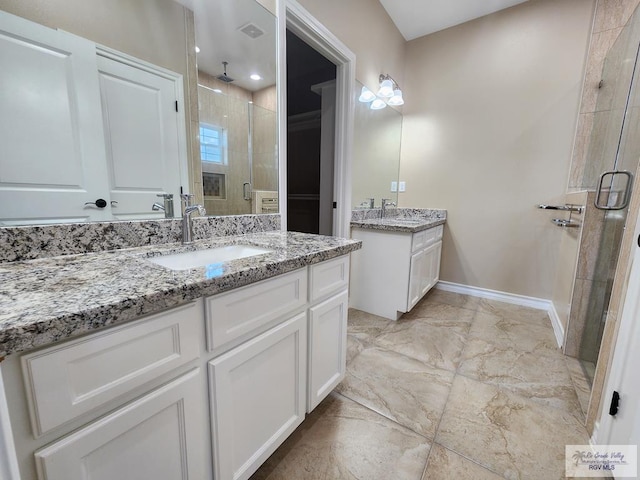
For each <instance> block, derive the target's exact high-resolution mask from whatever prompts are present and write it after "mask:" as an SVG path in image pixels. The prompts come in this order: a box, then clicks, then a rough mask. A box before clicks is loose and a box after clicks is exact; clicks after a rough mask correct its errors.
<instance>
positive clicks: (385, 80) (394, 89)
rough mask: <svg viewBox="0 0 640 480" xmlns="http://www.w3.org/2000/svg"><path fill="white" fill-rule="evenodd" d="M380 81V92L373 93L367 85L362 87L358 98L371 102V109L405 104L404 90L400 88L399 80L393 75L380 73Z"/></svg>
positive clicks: (364, 101)
mask: <svg viewBox="0 0 640 480" xmlns="http://www.w3.org/2000/svg"><path fill="white" fill-rule="evenodd" d="M379 81H380V88H379V89H378V93H373V92H372V91H371V90H369V89H368V88H367V87H362V90H361V92H360V97H359V98H358V100H359V101H361V102H363V103H371V105H369V108H371V110H381V109H383V108H385V107H386V106H387V105H392V106H400V105H404V99H403V98H402V90H400V86H399V85H398V82H396V81H395V80H394V79H393V78H391V75H389V74H387V75H383V74H380V78H379Z"/></svg>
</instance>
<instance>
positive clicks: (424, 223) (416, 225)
mask: <svg viewBox="0 0 640 480" xmlns="http://www.w3.org/2000/svg"><path fill="white" fill-rule="evenodd" d="M446 221H447V211H446V210H433V209H417V208H394V209H390V210H389V212H388V213H387V215H386V216H385V218H380V209H367V210H362V211H358V210H355V211H354V212H353V215H352V217H351V226H352V227H355V228H370V229H374V230H387V231H392V232H409V233H415V232H420V231H422V230H427V229H429V228H433V227H437V226H438V225H442V224H443V223H445V222H446Z"/></svg>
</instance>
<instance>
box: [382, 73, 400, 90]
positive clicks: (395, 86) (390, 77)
mask: <svg viewBox="0 0 640 480" xmlns="http://www.w3.org/2000/svg"><path fill="white" fill-rule="evenodd" d="M385 80H391V83H393V88H394V90H395V89H396V88H398V89H399V88H400V85H398V82H396V81H395V80H394V78H393V77H392V76H391V75H389V74H388V73H387V74H384V73H381V74H380V77H379V78H378V83H382V82H384V81H385Z"/></svg>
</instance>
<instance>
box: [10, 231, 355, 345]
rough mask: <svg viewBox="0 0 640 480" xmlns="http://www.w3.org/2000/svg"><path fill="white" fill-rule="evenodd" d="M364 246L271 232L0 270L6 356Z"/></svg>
mask: <svg viewBox="0 0 640 480" xmlns="http://www.w3.org/2000/svg"><path fill="white" fill-rule="evenodd" d="M237 244H242V245H254V246H258V247H263V248H266V249H268V250H271V252H270V253H266V254H263V255H259V256H254V257H249V258H244V259H240V260H233V261H229V262H223V263H219V264H216V265H215V266H213V267H212V266H211V265H209V266H208V268H205V267H202V268H194V269H191V270H184V271H174V270H169V269H167V268H165V267H162V266H159V265H155V264H153V263H151V262H150V261H148V258H149V257H151V256H156V255H166V254H171V253H178V252H183V251H187V250H197V249H204V248H211V247H218V246H227V245H237ZM360 246H361V242H359V241H356V240H346V239H341V238H336V237H326V236H320V235H310V234H303V233H294V232H279V231H278V232H263V233H252V234H247V235H238V236H232V237H219V238H213V239H210V240H202V241H199V242H196V243H194V244H193V245H190V246H187V247H183V246H181V245H180V244H167V245H155V246H149V247H140V248H131V249H126V250H113V251H109V252H101V253H89V254H80V255H68V256H59V257H52V258H44V259H38V260H29V261H22V262H12V263H4V264H0V285H1V287H0V356H6V355H9V354H11V353H17V352H21V351H25V350H28V349H31V348H34V347H39V346H43V345H47V344H50V343H53V342H55V341H59V340H63V339H66V338H68V337H72V336H75V335H79V334H82V333H86V332H89V331H91V330H94V329H97V328H100V327H105V326H108V325H113V324H117V323H121V322H124V321H128V320H132V319H134V318H136V317H139V316H141V315H146V314H150V313H155V312H159V311H161V310H164V309H166V308H170V307H174V306H176V305H179V304H181V303H184V302H187V301H190V300H194V299H196V298H199V297H202V296H207V295H213V294H216V293H220V292H223V291H226V290H230V289H233V288H237V287H241V286H243V285H247V284H250V283H253V282H257V281H259V280H264V279H266V278H269V277H273V276H275V275H279V274H282V273H286V272H289V271H292V270H295V269H297V268H301V267H304V266H306V265H312V264H315V263H318V262H322V261H324V260H328V259H330V258H333V257H337V256H340V255H344V254H346V253H349V252H352V251H354V250H357V249H359V248H360Z"/></svg>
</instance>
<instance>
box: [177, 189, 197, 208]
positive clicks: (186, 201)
mask: <svg viewBox="0 0 640 480" xmlns="http://www.w3.org/2000/svg"><path fill="white" fill-rule="evenodd" d="M194 197H195V195H194V194H193V193H181V194H180V199H181V200H182V207H183V210H184V209H185V208H187V207H190V206H191V202H193V199H194Z"/></svg>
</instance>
